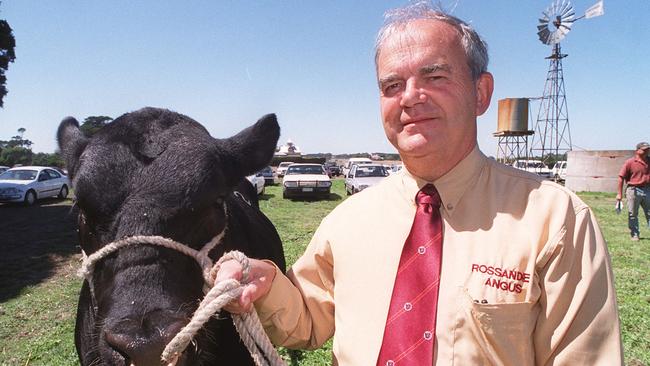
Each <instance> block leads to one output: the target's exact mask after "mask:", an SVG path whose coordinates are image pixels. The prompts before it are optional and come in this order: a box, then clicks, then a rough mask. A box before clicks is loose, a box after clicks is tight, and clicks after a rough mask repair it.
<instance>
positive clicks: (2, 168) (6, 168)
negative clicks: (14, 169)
mask: <svg viewBox="0 0 650 366" xmlns="http://www.w3.org/2000/svg"><path fill="white" fill-rule="evenodd" d="M8 169H9V167H8V166H4V165H0V173H4V172H5V171H7V170H8Z"/></svg>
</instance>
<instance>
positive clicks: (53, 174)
mask: <svg viewBox="0 0 650 366" xmlns="http://www.w3.org/2000/svg"><path fill="white" fill-rule="evenodd" d="M46 172H47V173H48V174H49V175H50V178H52V179H55V178H61V174H59V172H57V171H56V170H50V169H48V170H46Z"/></svg>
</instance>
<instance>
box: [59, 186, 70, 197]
mask: <svg viewBox="0 0 650 366" xmlns="http://www.w3.org/2000/svg"><path fill="white" fill-rule="evenodd" d="M57 197H59V198H61V199H65V198H66V197H68V187H67V186H66V185H65V184H64V185H63V187H61V190H60V191H59V195H58V196H57Z"/></svg>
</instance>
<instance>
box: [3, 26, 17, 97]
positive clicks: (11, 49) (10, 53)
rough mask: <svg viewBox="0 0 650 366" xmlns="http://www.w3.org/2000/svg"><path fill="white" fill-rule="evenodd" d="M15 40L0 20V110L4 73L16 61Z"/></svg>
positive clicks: (4, 81)
mask: <svg viewBox="0 0 650 366" xmlns="http://www.w3.org/2000/svg"><path fill="white" fill-rule="evenodd" d="M15 49H16V39H15V38H14V35H13V31H12V29H11V27H10V26H9V23H7V21H6V20H0V108H2V106H3V105H4V104H3V99H4V97H5V95H7V87H6V86H5V84H6V82H7V77H6V76H5V71H7V69H8V68H9V63H10V62H14V60H15V59H16V51H15Z"/></svg>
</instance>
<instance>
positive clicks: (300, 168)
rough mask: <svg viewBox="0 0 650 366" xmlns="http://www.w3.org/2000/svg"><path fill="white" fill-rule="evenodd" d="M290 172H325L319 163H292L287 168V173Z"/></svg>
mask: <svg viewBox="0 0 650 366" xmlns="http://www.w3.org/2000/svg"><path fill="white" fill-rule="evenodd" d="M292 174H325V172H324V171H323V168H322V167H321V166H320V165H293V166H290V167H289V169H287V175H292Z"/></svg>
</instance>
